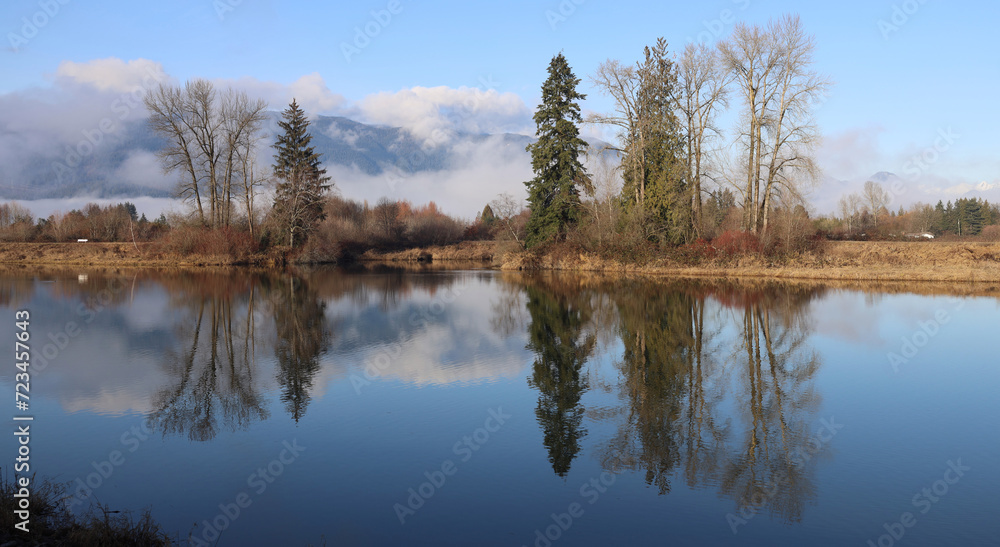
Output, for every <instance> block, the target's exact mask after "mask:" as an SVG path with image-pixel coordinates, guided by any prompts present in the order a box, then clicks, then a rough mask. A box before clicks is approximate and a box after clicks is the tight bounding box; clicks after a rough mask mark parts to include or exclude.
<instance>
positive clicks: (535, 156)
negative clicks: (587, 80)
mask: <svg viewBox="0 0 1000 547" xmlns="http://www.w3.org/2000/svg"><path fill="white" fill-rule="evenodd" d="M548 72H549V77H548V79H547V80H545V83H544V84H543V85H542V104H540V105H538V110H537V111H536V112H535V117H534V119H535V124H536V125H537V131H536V135H537V137H538V141H537V142H535V143H533V144H530V145H528V147H527V150H528V152H530V153H531V167H532V169H533V170H534V172H535V178H534V179H532V180H530V181H528V182H526V183H525V185H526V186H527V187H528V205H529V207H530V209H531V217H529V219H528V224H527V227H526V229H527V238H526V243H527V245H528V246H529V247H530V246H533V245H537V244H539V243H543V242H545V241H548V240H551V239H553V238H560V237H564V236H565V234H566V229H567V227H569V226H571V225H572V224H574V223H576V221H577V220H578V219H579V215H580V192H579V189H578V188H577V185H578V184H582V185H589V184H590V178H589V177H588V175H587V172H586V170H585V169H584V167H583V164H582V163H581V162H580V154H581V153H582V152H583V151H584V150H585V149H586V147H587V143H586V142H585V141H584V140H583V139H581V138H580V130H579V128H578V127H577V124H578V123H581V122H582V121H583V119H582V118H581V116H580V105H579V103H578V102H577V101H580V100H582V99H585V98H586V95H583V94H582V93H579V92H578V91H577V90H576V86H577V84H579V83H580V79H579V78H577V77H576V76H574V75H573V71H572V69H571V68H570V66H569V63H567V62H566V58H565V57H563V54H562V53H560V54H559V55H556V56H555V57H553V58H552V62H551V63H550V64H549V69H548Z"/></svg>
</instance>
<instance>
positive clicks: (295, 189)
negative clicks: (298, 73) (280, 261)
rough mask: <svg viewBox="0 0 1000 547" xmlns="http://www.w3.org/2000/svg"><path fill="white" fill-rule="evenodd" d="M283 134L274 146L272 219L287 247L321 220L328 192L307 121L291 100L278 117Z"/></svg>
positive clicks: (293, 100) (306, 235)
mask: <svg viewBox="0 0 1000 547" xmlns="http://www.w3.org/2000/svg"><path fill="white" fill-rule="evenodd" d="M281 117H282V119H283V120H284V121H280V122H278V126H279V127H281V129H283V130H284V134H283V135H278V141H277V142H276V143H275V144H274V149H275V150H277V152H278V153H277V154H275V155H274V165H273V166H272V167H273V169H274V175H275V178H276V179H277V186H276V188H275V194H274V207H273V209H272V215H274V218H275V219H276V220H277V222H278V225H279V226H280V227H281V229H282V231H284V232H287V234H288V245H289V246H294V245H296V244H298V243H302V242H303V241H305V239H306V237H308V235H309V233H310V232H312V231H313V229H315V227H316V225H317V224H319V222H320V221H322V220H323V218H324V214H323V193H324V192H325V191H326V190H328V189H330V187H331V186H332V185H331V183H330V177H327V176H325V175H326V169H323V168H321V167H320V161H319V159H320V158H319V154H317V153H316V152H315V150H314V149H313V147H312V146H309V142H310V141H312V135H310V134H309V131H308V129H309V120H308V119H306V115H305V112H303V111H302V109H301V108H299V105H298V103H296V102H295V99H292V103H291V104H290V105H288V108H286V109H285V111H284V112H282V113H281Z"/></svg>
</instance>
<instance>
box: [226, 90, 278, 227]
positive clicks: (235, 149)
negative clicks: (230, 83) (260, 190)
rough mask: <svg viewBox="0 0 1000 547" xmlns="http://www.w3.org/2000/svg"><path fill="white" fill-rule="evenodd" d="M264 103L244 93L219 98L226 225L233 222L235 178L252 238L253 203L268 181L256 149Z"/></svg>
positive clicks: (227, 92) (232, 93) (233, 93)
mask: <svg viewBox="0 0 1000 547" xmlns="http://www.w3.org/2000/svg"><path fill="white" fill-rule="evenodd" d="M266 108H267V102H265V101H264V100H263V99H256V100H252V99H250V97H249V96H248V95H247V94H246V93H244V92H237V91H234V90H232V89H230V90H227V91H226V93H224V94H223V97H222V106H221V114H222V123H223V127H222V129H223V135H224V137H225V143H226V159H225V175H224V177H223V189H224V197H223V203H224V204H225V215H224V220H225V224H227V225H228V224H229V223H230V222H231V220H232V218H231V217H232V208H231V206H230V204H231V203H232V188H233V185H234V179H236V178H237V177H238V178H239V179H240V180H241V181H242V186H243V196H242V197H243V203H244V205H245V207H246V214H247V223H248V225H249V228H250V235H251V236H253V201H254V195H255V193H256V188H257V187H258V186H261V185H262V184H264V183H265V182H266V181H267V177H266V176H262V175H263V172H262V171H261V170H260V169H258V168H257V165H256V159H257V149H258V146H257V145H258V143H259V142H260V138H261V135H260V130H261V125H262V124H263V123H264V119H265V116H266V114H265V112H264V111H265V109H266Z"/></svg>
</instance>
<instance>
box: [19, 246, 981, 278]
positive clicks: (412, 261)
mask: <svg viewBox="0 0 1000 547" xmlns="http://www.w3.org/2000/svg"><path fill="white" fill-rule="evenodd" d="M496 248H497V244H496V243H494V242H491V241H473V242H462V243H459V244H456V245H447V246H433V247H424V248H418V249H407V250H404V251H394V252H376V251H367V252H365V253H363V254H362V255H360V256H359V257H357V260H358V261H360V262H362V263H366V264H378V263H381V264H390V265H398V266H404V265H405V266H415V265H418V264H433V265H434V267H438V266H444V267H448V266H449V265H453V264H454V265H456V267H467V266H468V265H469V264H475V265H485V266H488V267H492V268H495V269H501V270H511V271H535V270H568V271H586V272H604V273H615V274H626V273H627V274H637V275H650V276H671V277H718V278H730V279H735V278H763V279H802V280H842V281H863V282H871V281H876V282H887V281H904V282H905V281H936V282H989V283H995V282H1000V243H971V242H924V241H913V242H889V241H876V242H867V241H827V242H823V243H822V244H821V245H819V246H818V247H817V248H816V249H815V250H812V251H807V252H803V253H800V254H797V255H794V256H790V257H784V258H768V257H763V256H759V255H742V256H733V257H714V258H710V259H705V258H702V259H699V260H689V261H686V262H682V261H680V260H677V259H676V258H669V257H654V258H652V259H650V260H648V261H646V262H645V263H642V264H633V263H626V262H622V261H618V260H612V259H608V258H605V257H601V256H598V255H597V254H594V253H587V252H579V251H574V250H572V249H571V248H569V247H565V246H563V247H556V248H554V249H550V250H549V251H548V252H538V251H534V250H533V251H517V250H515V251H512V252H510V251H508V252H504V253H502V254H501V253H497V252H496ZM0 264H4V265H8V266H22V267H23V266H43V265H44V266H100V267H154V268H168V267H220V266H233V265H240V263H236V262H234V261H233V260H232V258H231V257H228V256H220V255H210V256H204V255H176V254H168V253H163V252H157V251H155V250H154V248H153V247H152V244H139V245H138V246H136V245H133V244H131V243H93V242H88V243H4V244H0ZM250 264H251V265H257V266H264V267H273V266H277V265H282V264H284V260H283V259H282V258H281V256H280V255H278V254H272V255H268V256H255V257H253V258H252V259H251V261H250Z"/></svg>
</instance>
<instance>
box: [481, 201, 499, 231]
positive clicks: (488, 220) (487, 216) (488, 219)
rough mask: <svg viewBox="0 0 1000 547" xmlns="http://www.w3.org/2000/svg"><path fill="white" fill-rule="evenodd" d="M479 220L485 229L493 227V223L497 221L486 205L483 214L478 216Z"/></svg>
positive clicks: (491, 210) (490, 208)
mask: <svg viewBox="0 0 1000 547" xmlns="http://www.w3.org/2000/svg"><path fill="white" fill-rule="evenodd" d="M479 220H480V221H481V222H482V223H483V224H485V225H486V226H487V227H489V226H493V223H494V222H496V221H497V216H496V215H495V214H493V208H492V207H490V205H489V204H488V203H487V204H486V207H483V212H482V213H481V214H480V215H479Z"/></svg>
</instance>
